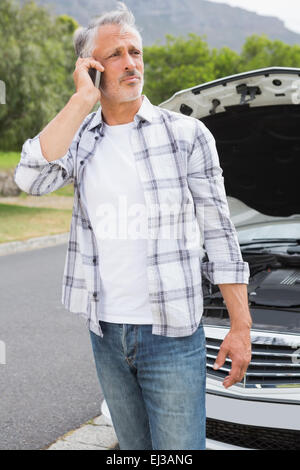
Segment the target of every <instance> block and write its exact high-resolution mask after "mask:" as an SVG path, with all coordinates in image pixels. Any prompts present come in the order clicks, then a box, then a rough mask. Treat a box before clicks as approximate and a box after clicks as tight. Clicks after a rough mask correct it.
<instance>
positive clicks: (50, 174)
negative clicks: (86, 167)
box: [14, 112, 95, 196]
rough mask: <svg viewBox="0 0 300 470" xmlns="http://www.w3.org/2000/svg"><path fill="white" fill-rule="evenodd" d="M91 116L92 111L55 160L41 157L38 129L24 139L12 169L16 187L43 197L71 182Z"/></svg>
mask: <svg viewBox="0 0 300 470" xmlns="http://www.w3.org/2000/svg"><path fill="white" fill-rule="evenodd" d="M94 115H95V112H93V113H91V114H89V115H88V116H87V117H86V118H85V119H84V120H83V122H82V124H81V125H80V127H79V129H78V130H77V132H76V133H75V136H74V138H73V140H72V142H71V145H70V147H69V149H68V151H67V153H66V154H65V155H63V156H62V157H61V158H58V159H57V160H52V161H51V162H48V160H47V159H46V158H45V157H44V155H43V153H42V149H41V144H40V134H41V132H40V133H39V134H37V135H36V136H35V137H33V138H32V139H27V140H26V141H25V143H24V144H23V147H22V151H21V159H20V162H19V163H18V165H17V167H16V168H15V171H14V181H15V183H16V184H17V186H19V188H20V189H22V191H25V192H26V193H29V194H31V195H33V196H42V195H44V194H47V193H51V192H53V191H56V190H57V189H59V188H62V187H63V186H66V185H67V184H70V183H72V182H73V181H74V160H75V155H76V153H77V149H78V143H79V141H80V139H81V136H82V133H83V131H84V129H85V128H86V126H87V125H88V123H89V122H90V120H91V119H92V118H93V117H94Z"/></svg>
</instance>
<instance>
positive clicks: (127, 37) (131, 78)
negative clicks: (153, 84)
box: [93, 25, 144, 103]
mask: <svg viewBox="0 0 300 470" xmlns="http://www.w3.org/2000/svg"><path fill="white" fill-rule="evenodd" d="M93 56H94V57H95V59H96V60H98V61H99V62H100V63H101V64H102V65H103V67H104V68H105V71H104V72H103V74H102V77H101V95H102V96H103V95H104V98H105V99H107V100H109V101H113V102H115V103H122V102H126V101H134V100H136V99H137V98H139V97H140V96H141V94H142V89H143V84H144V78H143V74H144V62H143V52H142V44H141V41H140V39H139V37H138V35H137V34H136V33H135V31H133V30H130V29H128V30H127V31H124V32H121V27H120V26H118V25H104V26H101V27H100V28H99V31H98V35H97V40H96V47H95V49H94V51H93Z"/></svg>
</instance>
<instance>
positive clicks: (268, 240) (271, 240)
mask: <svg viewBox="0 0 300 470" xmlns="http://www.w3.org/2000/svg"><path fill="white" fill-rule="evenodd" d="M260 243H263V244H265V243H296V244H297V245H300V238H252V239H251V240H249V241H248V242H241V243H240V246H246V245H255V244H260Z"/></svg>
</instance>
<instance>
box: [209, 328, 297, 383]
mask: <svg viewBox="0 0 300 470" xmlns="http://www.w3.org/2000/svg"><path fill="white" fill-rule="evenodd" d="M221 343H222V340H221V339H218V338H212V337H209V336H206V352H207V364H206V365H207V375H208V376H213V377H214V378H217V379H219V380H223V379H224V378H225V376H226V375H228V373H229V371H230V369H231V360H230V359H229V358H227V359H226V361H225V363H224V365H223V366H222V367H220V368H219V369H218V370H214V369H213V365H214V362H215V360H216V358H217V355H218V352H219V350H220V346H221ZM297 352H298V353H299V349H298V350H297V349H296V348H295V347H292V346H288V345H286V344H285V345H278V344H265V342H263V341H261V342H258V341H255V343H252V358H251V362H250V364H249V366H248V369H247V372H246V375H245V377H244V380H243V381H241V382H239V383H238V384H236V385H238V386H241V387H245V388H250V387H258V388H260V387H284V386H286V387H288V386H290V387H292V386H295V387H297V386H298V387H300V355H299V354H297Z"/></svg>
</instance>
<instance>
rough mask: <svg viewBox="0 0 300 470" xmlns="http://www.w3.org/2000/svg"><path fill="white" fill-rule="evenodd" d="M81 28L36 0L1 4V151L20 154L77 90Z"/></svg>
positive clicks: (5, 0)
mask: <svg viewBox="0 0 300 470" xmlns="http://www.w3.org/2000/svg"><path fill="white" fill-rule="evenodd" d="M77 26H78V24H77V23H76V21H75V20H73V19H72V18H69V17H67V16H66V15H63V16H60V17H55V16H52V15H51V14H50V12H49V11H48V10H47V9H46V8H45V7H40V6H37V5H36V4H35V2H33V1H26V2H25V3H24V4H23V5H22V6H19V4H18V3H16V2H15V0H1V3H0V44H1V61H0V79H1V80H3V81H4V82H5V84H6V105H2V106H1V107H0V136H1V137H0V139H1V140H0V148H1V149H2V150H20V148H21V146H22V144H23V142H24V141H25V140H26V139H27V138H28V136H33V135H35V134H37V133H38V132H39V131H40V130H41V128H42V127H44V125H46V123H47V122H49V121H50V120H51V119H52V118H53V117H54V116H55V115H56V114H57V113H58V111H59V110H60V109H61V108H62V106H63V105H64V104H65V103H66V102H67V100H68V98H69V97H70V95H71V93H73V92H74V82H73V77H72V71H73V70H74V64H75V61H76V57H75V53H74V51H73V46H72V34H73V31H74V29H75V28H76V27H77Z"/></svg>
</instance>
